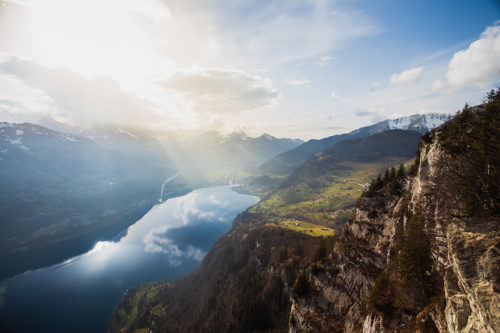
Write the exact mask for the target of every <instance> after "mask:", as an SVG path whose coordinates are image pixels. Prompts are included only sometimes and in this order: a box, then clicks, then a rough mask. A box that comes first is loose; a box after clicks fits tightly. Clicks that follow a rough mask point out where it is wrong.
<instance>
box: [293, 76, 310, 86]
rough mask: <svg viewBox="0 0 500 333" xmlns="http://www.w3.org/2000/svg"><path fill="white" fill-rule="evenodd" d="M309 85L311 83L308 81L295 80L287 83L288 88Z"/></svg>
mask: <svg viewBox="0 0 500 333" xmlns="http://www.w3.org/2000/svg"><path fill="white" fill-rule="evenodd" d="M309 83H311V81H309V80H308V79H304V78H302V79H296V80H289V81H288V82H287V84H288V85H290V86H301V85H304V84H309Z"/></svg>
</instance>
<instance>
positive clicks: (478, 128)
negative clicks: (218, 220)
mask: <svg viewBox="0 0 500 333" xmlns="http://www.w3.org/2000/svg"><path fill="white" fill-rule="evenodd" d="M498 128H500V96H498V94H497V95H495V96H490V101H489V103H488V105H487V106H486V107H481V108H474V109H471V108H466V109H464V111H463V112H462V113H461V114H460V115H458V116H457V117H456V118H455V119H454V120H452V121H450V122H447V123H446V124H445V125H443V126H441V127H440V128H439V129H437V130H435V131H432V132H431V133H430V134H429V135H425V136H424V137H423V138H422V140H421V143H420V148H419V152H418V154H417V158H416V160H415V163H414V164H413V166H411V167H407V168H406V169H404V168H401V169H400V170H398V172H397V174H395V173H393V172H391V173H389V172H388V173H386V175H384V177H381V178H380V179H377V180H376V181H374V182H373V183H372V185H371V187H370V189H369V190H368V191H367V192H366V194H365V195H364V196H362V198H360V200H359V201H358V204H357V206H356V208H355V209H354V213H353V215H352V217H351V219H350V220H349V221H348V223H347V224H346V225H345V226H344V228H343V229H342V231H341V233H340V234H339V235H338V236H334V237H329V238H325V239H321V238H313V237H309V236H306V235H305V234H302V233H297V232H293V231H291V230H288V229H281V228H277V227H276V225H274V224H273V223H264V222H263V219H262V218H263V217H262V216H260V215H259V214H258V213H254V214H251V213H250V212H247V213H244V214H242V215H240V217H239V218H238V219H237V220H236V221H235V225H234V227H233V229H232V230H231V231H230V232H229V233H228V234H227V235H225V236H224V237H223V238H221V239H220V240H219V241H218V242H217V244H216V245H215V246H214V248H213V250H212V251H211V252H210V253H209V254H208V255H207V257H206V258H205V260H204V261H203V264H202V267H201V268H200V270H198V271H197V272H195V273H194V274H192V275H191V276H189V277H188V278H186V279H183V280H180V281H173V282H167V283H155V284H150V285H143V286H141V287H139V288H136V289H134V290H131V291H129V292H128V293H127V294H126V295H125V296H124V298H123V299H122V301H121V302H120V304H119V305H118V306H117V308H116V310H115V314H114V315H113V317H112V319H111V320H110V326H109V329H110V331H111V332H136V331H140V330H141V329H143V330H146V329H147V330H149V329H151V330H153V332H155V331H165V332H200V331H203V332H234V331H237V332H254V331H263V332H270V331H274V332H285V331H289V332H394V331H400V332H416V331H420V332H496V331H499V330H500V308H499V304H500V294H499V292H500V278H499V277H500V230H499V225H500V223H499V222H500V216H499V213H500V210H499V203H500V196H499V188H498V184H500V177H499V175H500V173H499V170H498V168H499V165H500V158H499V154H498V151H500V150H499V148H500V145H499V144H500V138H499V134H498V130H497V129H498Z"/></svg>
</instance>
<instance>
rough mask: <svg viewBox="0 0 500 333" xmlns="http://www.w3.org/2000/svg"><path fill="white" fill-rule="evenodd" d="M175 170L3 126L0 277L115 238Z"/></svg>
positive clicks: (32, 129)
mask: <svg viewBox="0 0 500 333" xmlns="http://www.w3.org/2000/svg"><path fill="white" fill-rule="evenodd" d="M174 172H175V170H174V169H172V168H171V166H170V165H168V164H159V163H154V162H151V161H149V160H147V159H142V158H135V157H132V156H126V155H123V154H121V153H120V152H118V151H115V150H110V149H107V148H105V147H103V146H101V145H99V144H97V143H95V142H94V141H92V140H90V139H89V138H85V137H82V136H77V135H72V134H64V133H60V132H57V131H53V130H50V129H48V128H45V127H42V126H38V125H34V124H10V123H5V122H3V123H0V184H1V191H0V221H2V224H1V233H0V259H1V261H2V263H3V267H2V272H1V274H0V279H1V278H2V277H5V275H9V274H14V273H19V272H22V271H23V270H25V269H30V268H35V267H37V266H40V265H44V264H50V263H55V262H58V261H61V260H62V259H65V258H67V257H68V256H69V255H76V254H78V253H81V252H83V251H85V250H87V249H88V248H89V247H91V246H93V244H94V243H95V241H96V240H97V239H109V238H110V237H113V236H115V235H116V234H118V233H119V232H121V231H122V230H124V229H125V228H126V227H128V226H129V225H130V224H131V223H133V222H135V221H136V219H137V218H139V217H140V216H142V214H144V213H145V212H146V211H148V210H149V209H150V208H151V206H152V205H153V204H154V203H155V202H156V201H157V200H158V198H159V190H160V187H161V184H162V182H163V181H164V179H165V178H166V177H167V176H169V175H172V174H174ZM28 253H30V255H28Z"/></svg>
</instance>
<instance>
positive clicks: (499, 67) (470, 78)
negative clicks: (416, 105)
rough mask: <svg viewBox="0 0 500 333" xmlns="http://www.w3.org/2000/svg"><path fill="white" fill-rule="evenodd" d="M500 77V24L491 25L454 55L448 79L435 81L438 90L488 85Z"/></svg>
mask: <svg viewBox="0 0 500 333" xmlns="http://www.w3.org/2000/svg"><path fill="white" fill-rule="evenodd" d="M499 76H500V24H496V25H494V26H492V27H489V28H487V29H486V30H485V31H484V32H483V33H482V34H481V36H480V37H479V39H478V40H476V41H474V42H473V43H472V44H470V46H469V47H468V48H467V49H465V50H462V51H459V52H457V53H455V54H454V55H453V58H452V59H451V61H450V63H449V64H448V71H447V72H446V79H445V80H437V81H436V82H434V85H433V89H434V90H448V91H453V90H460V89H463V88H465V87H468V86H476V87H481V88H485V87H487V86H488V85H490V84H492V83H493V81H494V80H495V78H498V77H499Z"/></svg>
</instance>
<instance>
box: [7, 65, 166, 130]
mask: <svg viewBox="0 0 500 333" xmlns="http://www.w3.org/2000/svg"><path fill="white" fill-rule="evenodd" d="M0 73H1V74H3V75H6V76H8V77H11V79H14V80H18V81H21V82H22V83H23V84H24V85H25V86H28V87H31V88H32V89H35V90H36V91H38V94H39V95H43V96H45V98H40V97H38V99H39V100H40V101H42V102H43V104H40V108H43V107H44V106H45V107H46V109H45V110H46V111H45V112H46V114H47V116H51V117H53V118H55V119H57V120H59V121H63V122H68V123H71V124H74V125H79V126H90V125H92V124H94V123H118V124H123V125H139V126H140V125H147V124H149V123H151V122H155V121H159V119H160V118H162V119H163V121H165V120H172V119H169V118H170V117H169V115H168V114H165V113H163V114H161V115H160V114H158V110H156V109H155V108H156V107H157V106H156V105H155V104H154V103H153V102H152V101H150V100H146V99H142V98H140V97H138V96H137V95H136V94H134V93H131V92H127V91H124V90H122V89H121V87H120V85H119V84H118V83H117V82H116V81H114V80H112V79H110V78H107V77H94V78H86V77H84V76H82V75H80V74H78V73H76V72H74V71H71V70H68V69H53V68H48V67H45V66H42V65H40V64H38V63H36V62H33V61H30V60H27V59H24V58H21V57H16V56H12V55H3V56H2V57H1V58H0ZM13 97H14V99H13V100H11V103H13V102H16V101H18V102H19V101H21V102H22V104H21V105H25V106H29V105H30V104H29V103H27V102H26V101H24V100H19V96H17V97H16V96H13ZM26 97H29V95H27V96H26ZM31 102H32V104H36V103H38V101H37V100H36V99H33V100H32V101H31ZM49 102H50V103H49ZM48 105H50V106H49V107H47V106H48ZM30 109H32V108H30ZM39 113H43V111H41V110H40V111H39Z"/></svg>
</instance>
